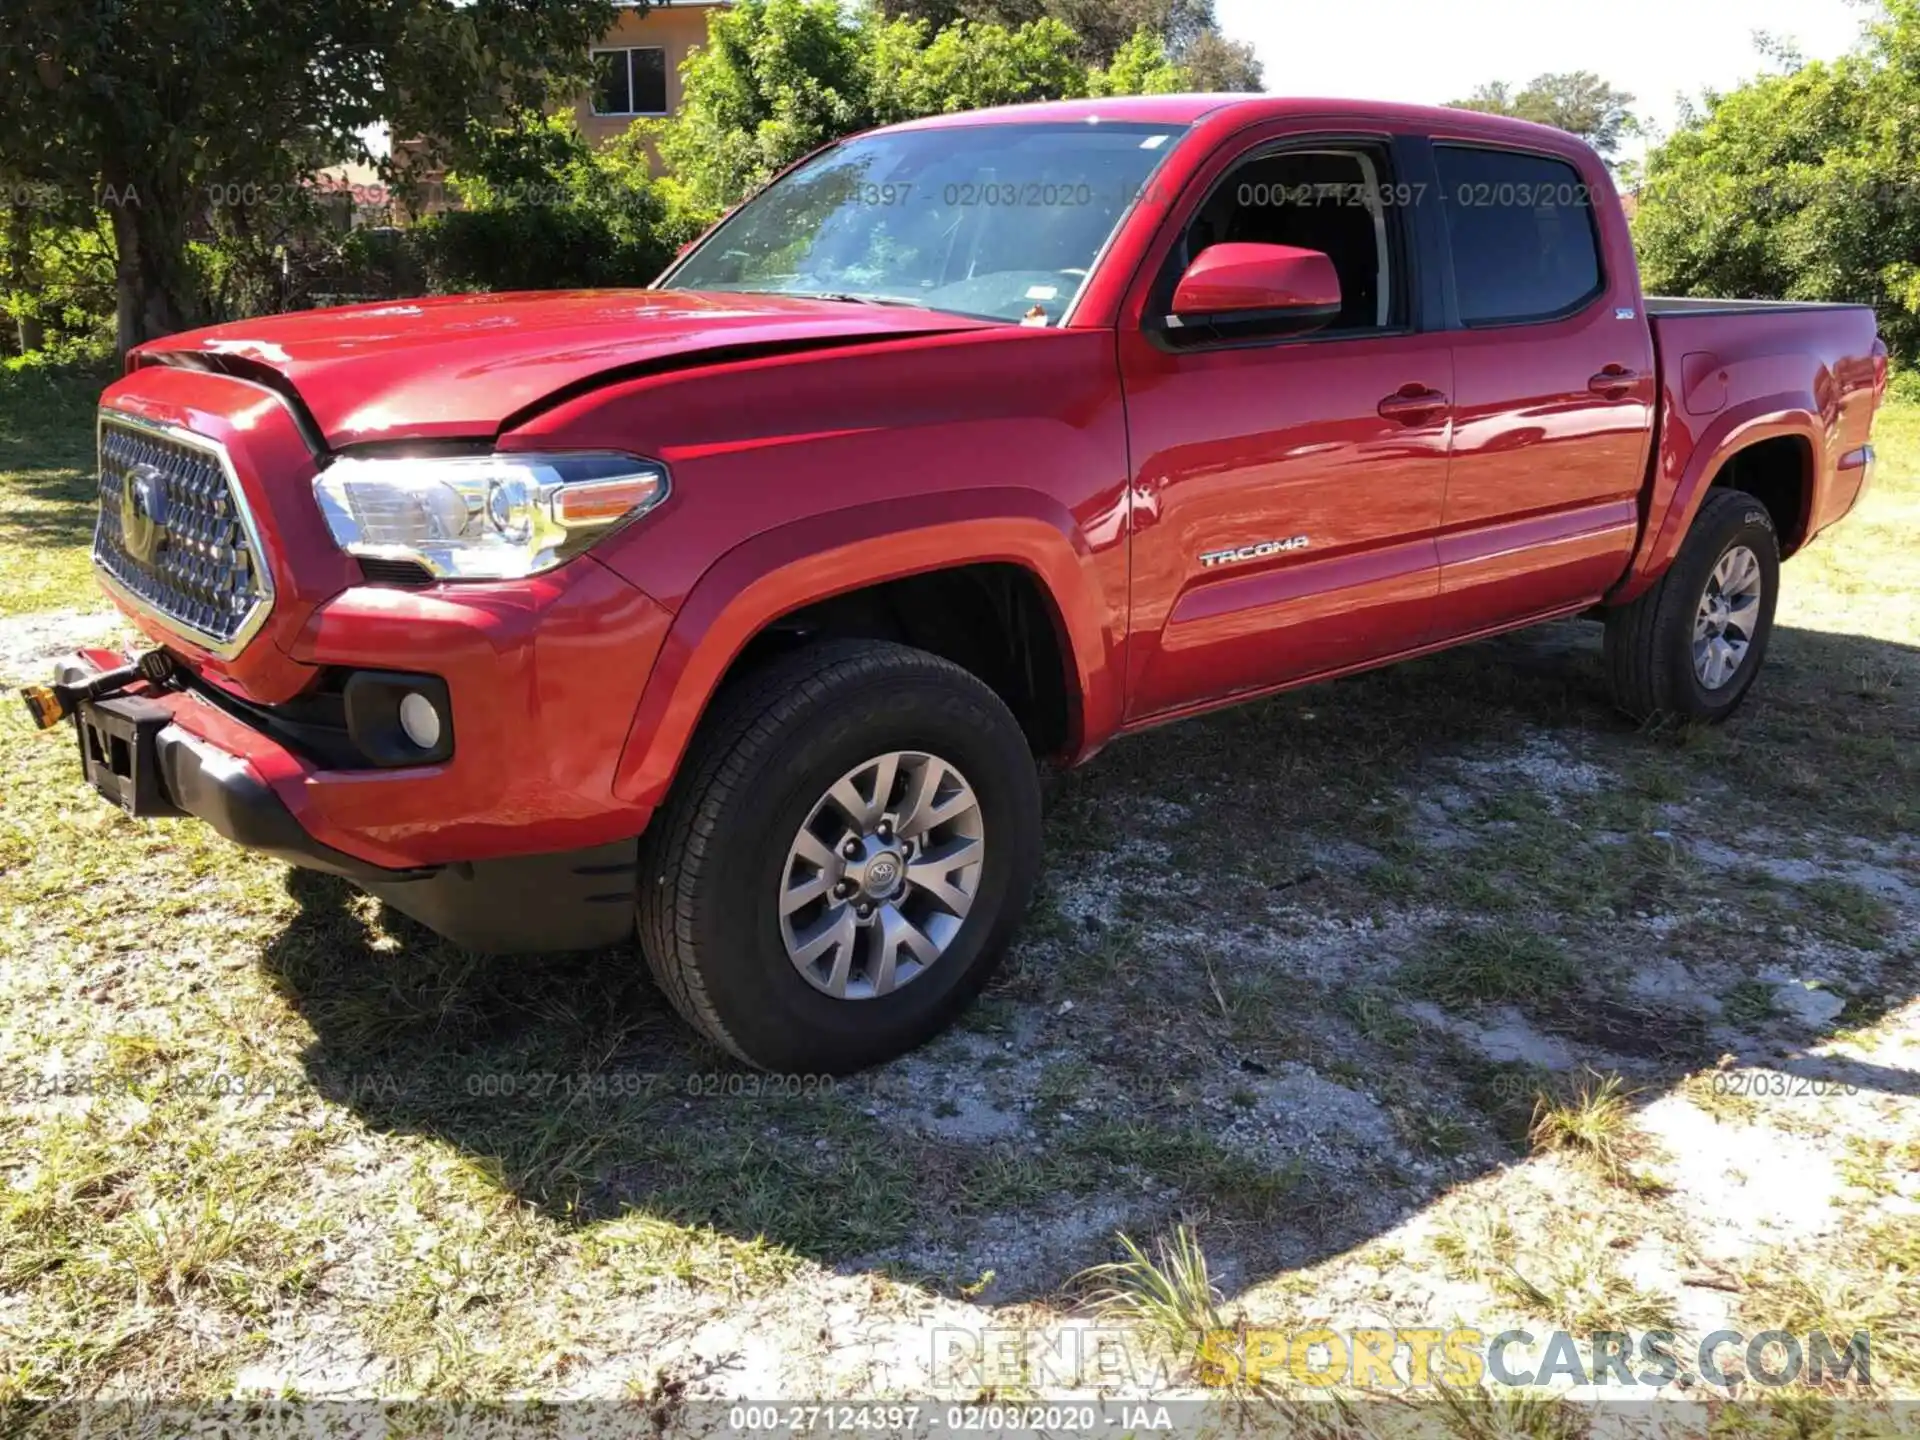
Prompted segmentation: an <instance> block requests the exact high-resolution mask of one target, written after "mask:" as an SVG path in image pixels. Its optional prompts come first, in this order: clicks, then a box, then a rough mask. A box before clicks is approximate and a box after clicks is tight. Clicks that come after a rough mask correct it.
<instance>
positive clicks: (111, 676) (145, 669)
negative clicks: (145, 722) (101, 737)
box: [20, 650, 175, 730]
mask: <svg viewBox="0 0 1920 1440" xmlns="http://www.w3.org/2000/svg"><path fill="white" fill-rule="evenodd" d="M174 670H175V663H174V658H173V656H172V655H170V654H169V653H168V652H166V651H165V650H148V651H146V652H145V653H144V654H142V655H140V656H139V657H137V658H136V659H135V660H134V661H133V663H132V664H131V665H122V666H120V667H119V668H118V669H115V670H102V671H101V672H100V673H99V674H98V675H95V676H92V677H91V678H89V679H86V680H80V681H75V682H73V683H71V684H65V683H61V682H58V681H56V682H55V683H54V684H52V685H23V686H21V687H20V699H21V700H22V701H23V702H24V703H25V704H26V707H27V714H28V716H29V717H31V719H32V720H33V727H34V729H36V730H51V729H52V728H53V727H54V726H55V725H58V724H59V723H60V722H61V721H62V720H65V719H68V718H70V717H71V716H72V714H73V712H74V711H75V710H77V709H79V707H80V706H81V705H82V704H83V703H84V702H86V701H89V700H105V699H108V698H109V697H111V696H114V695H118V694H119V693H120V692H121V691H123V690H126V689H129V688H131V687H132V686H134V685H138V684H140V683H141V682H142V681H144V682H146V683H147V684H149V685H164V684H166V683H167V682H168V681H169V680H171V679H172V678H173V676H174Z"/></svg>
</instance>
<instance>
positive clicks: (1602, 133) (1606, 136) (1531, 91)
mask: <svg viewBox="0 0 1920 1440" xmlns="http://www.w3.org/2000/svg"><path fill="white" fill-rule="evenodd" d="M1449 103H1451V104H1452V105H1453V106H1454V107H1455V108H1456V109H1461V110H1479V111H1483V112H1485V113H1486V114H1489V115H1511V116H1513V117H1515V118H1516V119H1520V120H1531V121H1533V122H1534V123H1536V124H1539V125H1551V126H1553V127H1554V128H1555V129H1557V130H1565V131H1568V132H1570V133H1571V134H1574V135H1578V136H1579V137H1580V138H1581V139H1582V140H1585V141H1586V142H1587V143H1588V144H1589V145H1591V146H1593V148H1594V149H1595V150H1597V151H1599V152H1600V155H1601V157H1602V158H1603V159H1606V160H1609V161H1611V160H1612V159H1613V157H1614V155H1615V154H1616V153H1617V152H1618V151H1619V149H1620V142H1621V141H1622V140H1624V139H1626V138H1627V137H1629V136H1632V135H1638V134H1639V133H1640V128H1641V127H1640V120H1639V117H1638V116H1636V115H1635V114H1634V113H1633V110H1632V108H1631V107H1632V105H1633V96H1631V95H1629V94H1627V93H1626V92H1625V91H1624V90H1616V89H1614V88H1613V87H1612V86H1611V85H1609V84H1607V83H1606V82H1605V81H1604V80H1602V79H1601V78H1600V77H1599V76H1598V75H1596V74H1594V73H1593V72H1592V71H1591V70H1573V71H1569V72H1567V73H1565V74H1560V75H1537V76H1535V77H1534V79H1533V80H1532V81H1531V83H1529V84H1528V85H1527V87H1526V88H1525V89H1523V90H1521V91H1520V92H1518V93H1517V94H1516V93H1514V91H1513V90H1512V89H1511V87H1509V86H1508V85H1507V84H1506V83H1505V82H1504V81H1495V82H1494V83H1492V84H1490V85H1482V86H1481V87H1480V88H1479V89H1477V90H1475V91H1474V92H1473V94H1471V95H1469V96H1468V97H1467V98H1466V99H1464V100H1454V101H1451V102H1449Z"/></svg>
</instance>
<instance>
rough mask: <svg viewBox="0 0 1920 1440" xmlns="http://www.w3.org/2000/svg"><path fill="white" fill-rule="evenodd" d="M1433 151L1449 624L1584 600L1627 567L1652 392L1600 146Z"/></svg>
mask: <svg viewBox="0 0 1920 1440" xmlns="http://www.w3.org/2000/svg"><path fill="white" fill-rule="evenodd" d="M1433 161H1434V169H1435V173H1436V176H1437V180H1438V189H1439V196H1440V202H1441V203H1440V206H1439V209H1440V212H1441V214H1442V215H1443V216H1444V218H1445V222H1446V223H1445V226H1444V240H1445V245H1446V251H1447V257H1448V263H1447V267H1446V269H1447V279H1448V281H1449V282H1450V283H1449V285H1448V287H1447V288H1448V294H1447V297H1446V304H1447V305H1448V307H1449V310H1450V320H1451V323H1452V326H1453V339H1454V346H1453V366H1454V408H1453V415H1454V425H1453V437H1452V461H1453V463H1452V465H1451V467H1450V470H1449V474H1448V482H1447V498H1446V512H1445V518H1444V523H1443V527H1442V531H1441V534H1440V537H1439V558H1440V604H1439V606H1438V607H1437V610H1436V615H1437V617H1438V624H1437V626H1436V629H1435V631H1434V634H1433V637H1432V638H1434V639H1444V638H1451V637H1458V636H1464V635H1468V634H1472V633H1474V632H1475V631H1479V630H1485V629H1490V628H1494V627H1498V626H1502V625H1507V624H1511V623H1515V622H1518V621H1521V620H1525V619H1527V618H1530V617H1533V616H1538V615H1546V614H1550V613H1552V612H1555V611H1561V610H1566V609H1570V608H1574V607H1578V606H1581V605H1585V604H1588V603H1591V602H1592V601H1595V600H1597V599H1599V598H1600V596H1601V595H1602V594H1603V593H1605V591H1606V590H1607V589H1608V588H1609V587H1610V586H1611V585H1612V584H1613V583H1614V582H1615V581H1616V580H1618V579H1619V578H1620V575H1621V574H1622V572H1623V571H1624V570H1625V569H1626V566H1627V563H1628V560H1629V558H1630V556H1631V554H1632V551H1633V546H1634V542H1635V539H1636V537H1637V535H1638V533H1639V499H1640V491H1641V485H1642V481H1643V479H1644V477H1645V474H1646V463H1647V448H1648V443H1649V438H1650V436H1651V434H1652V405H1653V401H1654V396H1655V393H1656V392H1655V387H1654V359H1653V344H1652V332H1651V330H1650V328H1649V327H1648V324H1647V320H1646V317H1645V316H1644V315H1642V314H1640V313H1639V303H1640V302H1639V295H1640V283H1639V277H1638V275H1637V274H1636V273H1635V271H1634V267H1633V263H1632V255H1633V251H1632V242H1631V240H1630V239H1629V237H1628V236H1627V233H1626V227H1625V222H1624V220H1623V219H1622V217H1621V214H1620V209H1619V204H1618V201H1617V200H1616V199H1615V197H1614V193H1613V189H1612V185H1611V183H1610V182H1609V181H1608V180H1607V177H1606V175H1605V172H1604V171H1602V170H1599V169H1598V168H1597V166H1595V165H1594V162H1593V160H1592V158H1591V157H1590V156H1585V157H1584V158H1583V152H1581V151H1579V150H1577V149H1574V148H1571V147H1570V148H1569V150H1568V151H1567V152H1566V153H1560V154H1555V153H1550V152H1545V151H1528V150H1516V149H1511V148H1506V147H1504V146H1501V145H1497V144H1494V143H1491V142H1489V141H1485V140H1473V139H1466V138H1457V139H1456V138H1439V139H1436V140H1435V141H1434V145H1433ZM1588 167H1592V168H1588ZM1609 256H1612V257H1617V258H1616V260H1615V263H1614V265H1613V266H1612V267H1611V269H1610V267H1609V266H1608V264H1607V263H1606V261H1607V257H1609Z"/></svg>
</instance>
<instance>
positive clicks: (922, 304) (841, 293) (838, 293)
mask: <svg viewBox="0 0 1920 1440" xmlns="http://www.w3.org/2000/svg"><path fill="white" fill-rule="evenodd" d="M769 293H771V294H775V295H791V296H792V297H793V298H794V299H796V300H839V301H842V302H843V303H845V304H848V305H897V306H905V307H906V308H907V309H909V310H931V309H933V306H931V305H929V304H928V303H927V302H926V301H924V300H909V299H907V298H906V297H904V296H901V295H856V294H854V293H853V292H852V291H851V290H775V291H771V292H769Z"/></svg>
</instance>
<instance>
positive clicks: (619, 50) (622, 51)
mask: <svg viewBox="0 0 1920 1440" xmlns="http://www.w3.org/2000/svg"><path fill="white" fill-rule="evenodd" d="M640 50H654V51H658V52H659V55H660V68H661V71H662V73H663V74H666V75H667V77H668V91H669V93H668V95H667V97H666V106H667V108H666V109H664V110H602V109H600V108H599V106H598V105H597V104H596V103H595V98H596V97H595V94H594V90H589V91H588V92H587V109H588V111H589V112H590V113H592V114H594V115H597V116H602V117H604V118H606V119H609V120H627V119H659V118H663V117H666V116H669V115H672V114H673V96H672V93H671V90H672V83H671V82H672V76H671V72H670V71H668V70H667V47H666V46H664V45H596V46H594V47H593V49H592V50H591V51H590V52H589V53H590V54H592V55H593V56H595V57H598V56H601V55H624V56H626V57H627V103H628V104H629V105H631V104H633V99H634V92H635V90H636V89H638V87H637V86H636V85H635V84H634V83H633V57H634V54H635V52H636V51H640ZM597 88H598V86H597V85H596V87H595V89H597Z"/></svg>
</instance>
